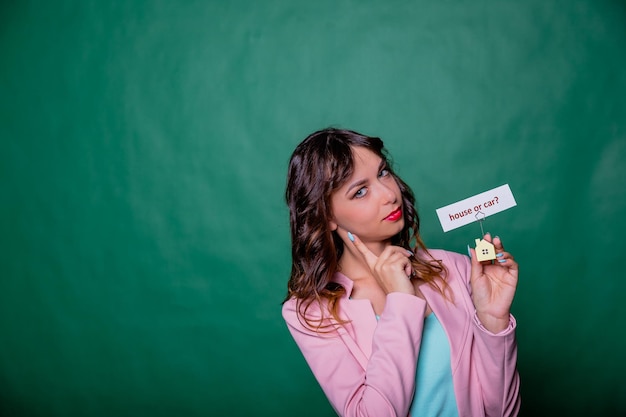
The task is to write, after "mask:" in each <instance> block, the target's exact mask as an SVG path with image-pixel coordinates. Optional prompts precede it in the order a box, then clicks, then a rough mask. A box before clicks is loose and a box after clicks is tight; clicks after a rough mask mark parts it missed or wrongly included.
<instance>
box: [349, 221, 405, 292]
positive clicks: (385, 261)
mask: <svg viewBox="0 0 626 417" xmlns="http://www.w3.org/2000/svg"><path fill="white" fill-rule="evenodd" d="M350 236H351V237H352V238H350ZM348 237H349V238H350V241H351V242H352V243H353V244H354V246H355V247H356V249H357V250H358V251H359V253H360V254H361V255H362V256H363V259H364V260H365V263H366V264H367V266H368V267H369V269H370V271H371V272H372V275H373V276H374V278H376V281H378V284H379V285H380V286H381V288H382V289H383V291H385V293H386V294H389V293H390V292H403V293H406V294H411V295H415V287H414V286H413V283H412V282H411V274H412V272H413V268H412V266H411V260H410V257H411V256H413V253H411V252H410V251H409V250H407V249H404V248H402V247H400V246H392V245H389V246H387V247H386V248H385V249H384V250H383V252H382V253H381V254H380V255H379V256H376V254H374V253H373V252H372V251H371V250H369V248H368V247H367V246H365V244H364V243H363V242H362V241H361V239H359V238H358V236H356V235H354V234H352V233H350V234H349V235H348Z"/></svg>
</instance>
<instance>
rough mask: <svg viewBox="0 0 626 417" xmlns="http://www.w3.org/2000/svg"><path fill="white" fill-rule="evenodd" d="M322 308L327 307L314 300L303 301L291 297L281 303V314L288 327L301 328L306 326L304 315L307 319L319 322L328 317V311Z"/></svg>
mask: <svg viewBox="0 0 626 417" xmlns="http://www.w3.org/2000/svg"><path fill="white" fill-rule="evenodd" d="M323 310H327V309H326V308H323V307H322V306H321V305H320V303H318V302H316V301H303V300H300V299H297V298H295V297H292V298H290V299H289V300H287V301H285V302H284V303H283V307H282V315H283V319H284V320H285V322H286V323H287V325H288V326H289V327H291V328H298V329H303V328H306V327H307V326H306V325H305V323H306V320H305V319H304V316H306V318H307V320H309V321H318V322H320V321H321V320H322V319H323V318H327V317H328V312H327V311H325V312H323Z"/></svg>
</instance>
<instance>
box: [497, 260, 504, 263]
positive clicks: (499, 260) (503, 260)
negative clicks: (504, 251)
mask: <svg viewBox="0 0 626 417" xmlns="http://www.w3.org/2000/svg"><path fill="white" fill-rule="evenodd" d="M498 262H500V263H502V262H506V259H498Z"/></svg>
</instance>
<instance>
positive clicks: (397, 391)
mask: <svg viewBox="0 0 626 417" xmlns="http://www.w3.org/2000/svg"><path fill="white" fill-rule="evenodd" d="M425 308H426V305H425V303H424V301H423V300H421V299H419V298H418V297H415V296H411V295H408V294H401V293H391V294H388V295H387V300H386V304H385V310H384V312H383V314H382V315H381V318H380V320H379V322H378V325H377V327H376V330H375V333H374V336H373V341H372V353H371V356H370V357H369V359H367V358H364V356H363V357H362V358H359V357H358V354H359V352H360V351H359V350H358V346H356V342H355V341H354V339H353V338H352V336H350V335H349V334H348V332H347V330H346V328H345V327H343V326H337V330H336V331H333V332H332V333H330V334H324V333H319V332H316V331H315V330H311V329H309V328H308V327H306V326H304V325H303V324H302V323H301V321H300V320H299V318H298V314H297V312H296V303H295V301H294V300H289V301H287V302H286V303H285V304H284V305H283V317H284V319H285V321H286V323H287V327H288V329H289V331H290V333H291V335H292V336H293V338H294V340H295V342H296V344H297V345H298V347H299V348H300V351H301V352H302V354H303V355H304V357H305V359H306V361H307V363H308V365H309V367H310V368H311V371H312V372H313V374H314V375H315V378H316V379H317V381H318V383H319V384H320V386H321V387H322V390H323V391H324V393H325V394H326V396H327V398H328V400H329V401H330V403H331V404H332V406H333V408H334V409H335V411H336V412H337V413H338V414H339V415H340V416H343V417H353V416H376V417H386V416H406V415H408V411H409V408H410V405H411V401H412V400H413V392H414V386H415V369H416V365H417V355H418V352H419V346H420V342H421V337H422V330H423V320H415V317H419V316H420V315H421V316H423V315H424V311H425ZM309 311H310V310H309ZM346 326H350V324H349V323H348V324H347V325H346ZM363 365H365V367H364V366H363Z"/></svg>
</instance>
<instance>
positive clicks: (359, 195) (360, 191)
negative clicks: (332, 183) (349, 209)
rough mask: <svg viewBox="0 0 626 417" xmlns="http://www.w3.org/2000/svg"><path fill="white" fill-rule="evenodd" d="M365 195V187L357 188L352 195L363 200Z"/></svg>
mask: <svg viewBox="0 0 626 417" xmlns="http://www.w3.org/2000/svg"><path fill="white" fill-rule="evenodd" d="M365 194H367V187H363V188H359V189H358V190H357V192H356V193H354V198H363V197H365Z"/></svg>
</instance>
